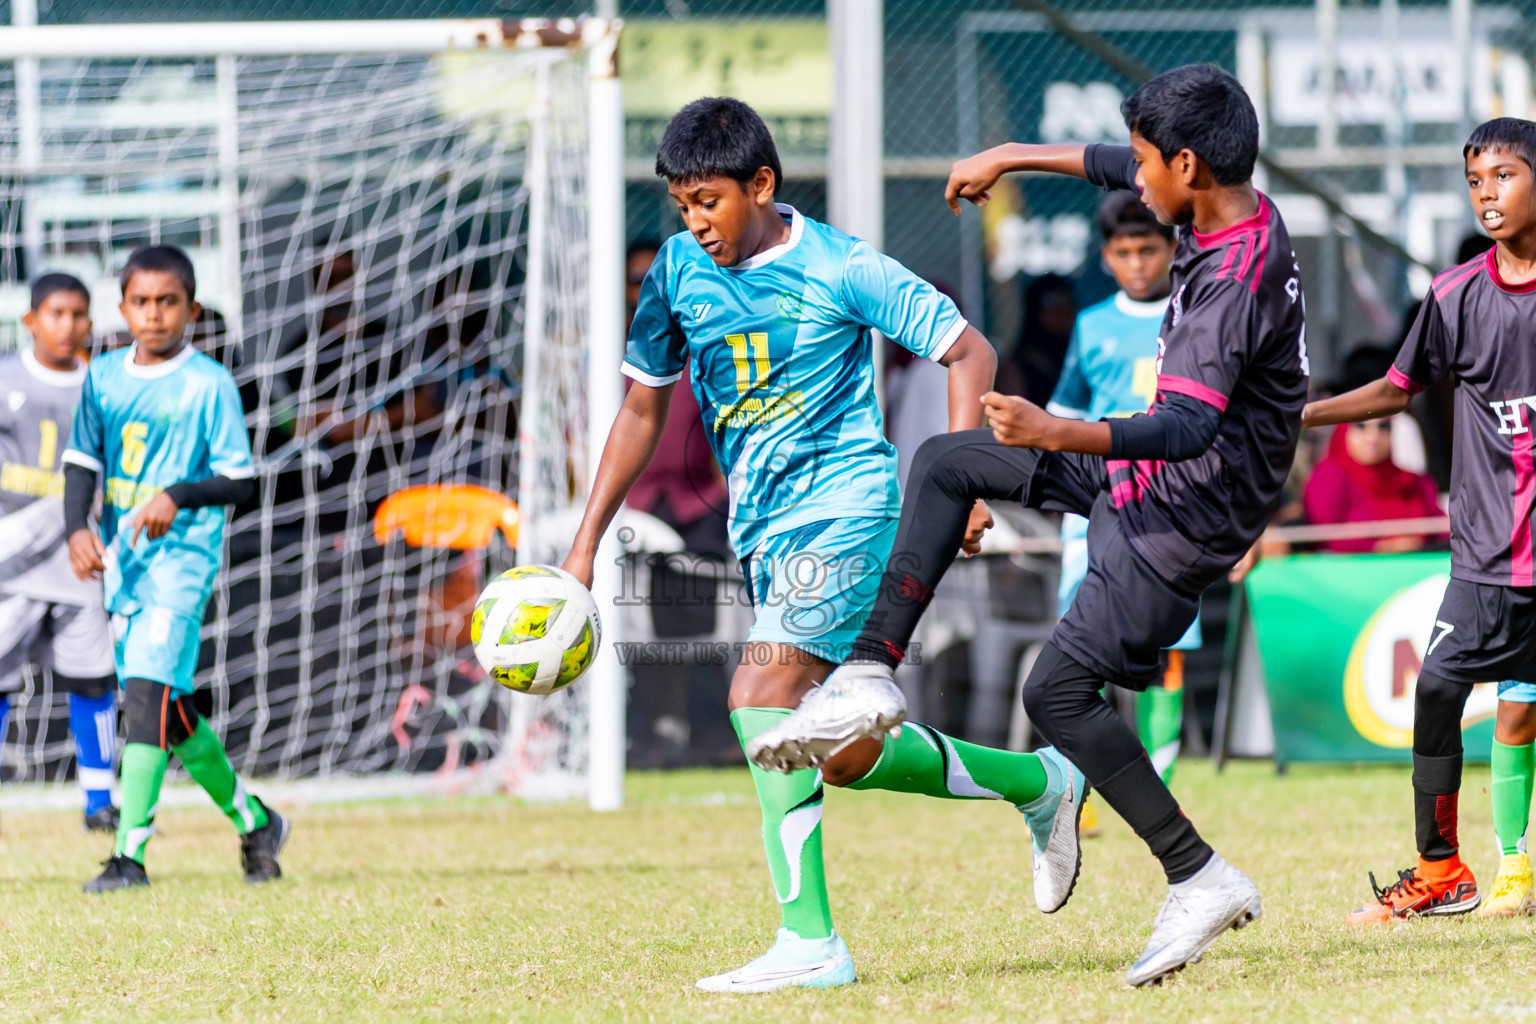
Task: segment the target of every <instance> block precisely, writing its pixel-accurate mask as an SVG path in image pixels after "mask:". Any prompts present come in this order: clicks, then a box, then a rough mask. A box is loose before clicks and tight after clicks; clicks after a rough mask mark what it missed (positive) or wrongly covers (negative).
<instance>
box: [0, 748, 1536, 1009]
mask: <svg viewBox="0 0 1536 1024" xmlns="http://www.w3.org/2000/svg"><path fill="white" fill-rule="evenodd" d="M1487 783H1488V776H1487V772H1486V770H1485V769H1474V770H1472V771H1471V772H1469V777H1468V780H1467V784H1466V787H1465V788H1464V790H1463V797H1464V802H1463V808H1462V811H1463V815H1462V835H1463V837H1464V839H1465V841H1466V845H1467V852H1468V857H1469V860H1470V862H1471V863H1472V866H1473V868H1474V870H1476V871H1477V872H1478V875H1479V877H1480V878H1481V879H1482V880H1483V881H1484V882H1485V883H1486V882H1490V881H1491V880H1492V876H1493V870H1494V867H1495V864H1496V861H1497V850H1496V848H1495V847H1494V845H1493V840H1492V830H1491V825H1490V821H1489V813H1488V807H1487V795H1486V794H1487ZM257 788H258V790H259V786H258V787H257ZM1175 791H1176V792H1177V794H1178V795H1179V797H1180V798H1181V799H1182V800H1183V801H1184V803H1185V806H1186V807H1187V808H1188V810H1189V813H1190V815H1191V817H1192V818H1194V820H1195V821H1196V822H1197V823H1198V824H1199V825H1200V826H1201V827H1202V830H1203V831H1204V833H1205V835H1206V836H1207V837H1208V838H1210V839H1211V840H1212V842H1213V843H1214V844H1215V845H1216V846H1217V847H1218V848H1219V849H1221V850H1222V851H1223V852H1224V853H1225V854H1226V855H1227V856H1228V857H1229V859H1231V860H1233V861H1234V862H1235V863H1237V864H1238V865H1240V866H1242V867H1243V868H1244V869H1246V870H1247V871H1248V872H1249V873H1250V874H1251V875H1252V876H1253V877H1254V879H1255V880H1256V881H1257V882H1258V884H1259V887H1260V889H1261V890H1262V891H1263V893H1264V900H1265V902H1264V909H1265V916H1264V919H1263V920H1262V921H1260V922H1258V923H1257V924H1256V925H1254V926H1252V927H1250V928H1248V929H1247V930H1245V931H1243V932H1240V933H1232V934H1231V935H1229V936H1228V937H1226V938H1224V939H1223V940H1221V941H1220V942H1219V943H1218V944H1217V945H1216V946H1215V947H1214V948H1213V949H1212V950H1211V952H1210V953H1208V954H1207V956H1206V958H1205V960H1204V961H1203V962H1202V963H1200V964H1198V965H1196V966H1195V967H1193V968H1191V969H1189V970H1188V971H1186V972H1184V974H1182V975H1181V976H1179V977H1178V978H1176V979H1175V980H1173V981H1172V982H1170V983H1168V984H1166V985H1164V986H1163V987H1161V988H1160V989H1154V990H1146V991H1135V990H1131V989H1128V988H1126V987H1125V986H1124V984H1123V983H1122V981H1121V975H1122V973H1123V972H1124V970H1125V968H1126V967H1127V966H1129V964H1130V963H1131V961H1132V960H1134V959H1135V957H1136V954H1137V953H1138V952H1139V951H1140V949H1141V944H1142V942H1143V941H1144V939H1145V937H1146V934H1147V931H1148V929H1149V927H1150V924H1151V921H1152V917H1153V915H1154V913H1155V912H1156V910H1157V906H1158V903H1159V901H1160V900H1161V898H1162V895H1163V892H1164V886H1163V883H1162V879H1161V876H1160V873H1159V871H1158V870H1157V867H1156V865H1155V864H1154V862H1153V861H1152V859H1151V858H1150V856H1148V855H1147V854H1146V852H1145V850H1144V848H1143V847H1141V845H1140V844H1139V843H1138V842H1137V841H1136V839H1135V837H1134V836H1132V835H1131V834H1130V832H1129V831H1128V830H1127V829H1126V828H1125V827H1124V825H1122V824H1121V823H1120V822H1119V820H1118V819H1115V818H1114V817H1113V815H1112V814H1110V813H1104V814H1102V818H1103V821H1104V825H1105V828H1104V834H1103V835H1102V836H1101V837H1099V838H1097V839H1093V840H1089V841H1087V843H1086V851H1085V856H1084V866H1083V877H1082V880H1081V881H1080V882H1079V884H1078V889H1077V893H1076V895H1075V896H1074V897H1073V900H1072V902H1071V903H1070V904H1069V905H1068V906H1067V907H1066V908H1065V909H1064V910H1063V911H1061V912H1060V913H1058V914H1056V915H1054V916H1051V917H1047V916H1045V915H1042V914H1040V913H1038V912H1037V911H1035V910H1034V908H1033V903H1032V900H1031V897H1030V867H1029V844H1028V839H1027V835H1026V833H1025V831H1024V828H1023V825H1022V822H1021V821H1020V819H1019V818H1018V815H1017V814H1016V813H1015V812H1014V811H1013V810H1012V809H1011V808H1008V807H1003V806H997V805H994V804H988V803H979V802H958V801H956V802H940V801H935V800H924V799H921V798H917V797H901V796H896V795H887V794H868V793H848V792H830V793H829V796H828V800H827V808H826V818H825V829H826V839H827V849H828V857H829V860H830V872H831V877H832V883H833V889H832V899H833V908H834V911H835V913H836V914H837V915H838V918H839V921H840V924H839V928H840V930H841V931H842V932H843V934H844V935H845V936H846V937H847V939H848V941H849V944H850V946H852V948H853V951H854V957H855V961H856V963H857V964H858V968H859V975H860V979H861V980H860V983H859V984H858V985H855V986H850V987H848V988H846V989H842V990H838V991H833V992H819V993H817V992H804V991H794V992H785V993H776V994H773V995H768V996H752V997H724V996H705V995H703V994H701V993H697V992H695V991H694V990H693V988H692V983H693V980H694V979H695V978H696V977H697V976H699V975H702V974H706V973H712V972H715V971H718V970H723V969H727V968H729V967H733V966H736V965H737V964H739V963H741V962H743V961H745V960H747V959H749V958H750V957H752V956H755V955H757V954H758V953H759V952H761V951H762V949H763V948H764V947H765V945H766V943H767V942H768V941H769V939H770V938H771V934H772V928H773V927H774V925H775V924H776V922H777V914H776V912H775V908H774V906H773V903H772V896H771V893H770V889H769V886H768V883H767V881H766V874H765V870H764V868H763V866H762V853H761V850H760V848H759V847H758V841H759V840H758V824H757V810H756V805H755V803H754V802H753V801H752V800H751V784H750V781H749V779H748V777H747V774H746V772H745V770H738V771H719V772H686V773H670V774H641V775H635V776H631V781H630V803H629V806H628V807H627V808H626V809H625V810H624V811H622V812H621V813H617V814H611V815H603V816H598V815H594V814H591V813H590V812H588V811H587V810H586V809H585V808H582V807H577V806H565V805H555V806H540V805H520V804H515V803H512V802H510V801H507V800H503V799H491V798H473V799H461V800H440V801H422V800H415V801H380V802H377V803H362V804H347V805H315V806H298V807H293V808H291V809H290V813H291V814H292V816H293V819H294V822H295V831H294V836H293V840H292V842H291V843H290V845H289V848H288V852H287V854H286V856H285V857H284V867H285V869H286V871H287V877H286V878H285V879H284V880H283V881H281V882H279V883H277V884H275V885H272V886H269V887H266V888H259V889H253V888H247V887H246V886H245V885H243V884H242V882H241V881H240V874H239V866H238V855H237V847H236V841H235V838H234V836H233V833H232V831H231V830H230V828H229V826H228V824H227V823H226V822H225V821H224V819H223V818H222V817H220V816H218V815H217V814H216V813H214V812H213V811H211V810H207V811H204V810H175V809H172V810H167V811H165V812H163V813H162V815H161V820H160V828H161V834H160V836H159V837H158V838H157V839H156V840H155V841H154V843H153V844H152V846H151V850H150V853H151V857H150V864H149V866H150V873H151V878H152V879H153V880H154V886H153V888H152V889H150V890H148V891H139V892H133V893H126V894H118V895H116V896H113V897H94V898H92V897H87V896H85V895H83V894H82V893H80V891H79V885H80V883H81V882H82V881H84V880H85V879H86V878H88V877H90V876H91V875H92V874H93V873H94V872H95V870H96V862H97V861H98V860H99V859H101V857H102V856H104V843H103V841H102V839H101V838H99V837H90V838H87V837H85V836H84V835H82V834H81V832H80V831H79V818H78V816H77V815H75V814H68V813H64V812H57V813H55V812H9V813H7V814H6V815H5V817H4V819H3V821H0V922H3V927H0V963H3V964H4V965H5V966H4V969H3V970H0V1020H3V1021H5V1022H7V1024H12V1022H19V1021H52V1020H68V1021H146V1022H148V1021H153V1022H156V1024H168V1022H180V1021H207V1020H229V1021H284V1022H300V1021H367V1022H370V1024H377V1022H384V1021H487V1022H489V1021H509V1020H552V1021H553V1020H572V1021H751V1022H761V1021H775V1020H783V1021H808V1022H815V1021H825V1022H829V1024H832V1022H836V1024H852V1022H864V1021H869V1022H875V1021H879V1022H882V1024H884V1022H891V1021H906V1020H911V1021H1095V1022H1103V1021H1156V1022H1165V1021H1171V1022H1177V1024H1195V1022H1200V1021H1254V1020H1260V1019H1262V1020H1264V1021H1266V1022H1275V1021H1293V1020H1294V1021H1370V1022H1374V1021H1401V1020H1413V1021H1434V1022H1439V1021H1461V1020H1487V1021H1497V1022H1501V1024H1503V1022H1509V1021H1522V1020H1529V1019H1531V1018H1533V1017H1536V986H1533V984H1532V975H1531V970H1530V969H1531V966H1532V964H1533V963H1536V946H1533V944H1532V940H1533V938H1536V921H1533V920H1531V919H1521V920H1515V921H1496V922H1484V921H1481V920H1477V919H1471V920H1468V919H1460V920H1442V921H1427V922H1418V923H1414V924H1410V925H1403V926H1398V927H1393V928H1388V929H1379V930H1375V931H1372V932H1369V933H1361V932H1350V931H1346V930H1345V929H1344V928H1343V926H1342V925H1341V923H1340V917H1341V915H1342V914H1343V912H1344V911H1345V910H1347V909H1349V908H1350V907H1351V906H1354V905H1355V904H1357V903H1359V902H1361V900H1362V897H1363V896H1366V895H1368V889H1367V884H1366V878H1365V872H1366V869H1367V868H1373V869H1375V870H1376V872H1377V876H1378V878H1380V877H1382V876H1383V875H1384V874H1385V875H1387V876H1389V877H1395V875H1393V874H1392V869H1394V868H1396V867H1400V866H1404V865H1406V864H1407V863H1408V859H1409V855H1410V854H1411V851H1412V833H1411V814H1410V806H1409V798H1408V784H1407V772H1406V771H1405V770H1398V769H1375V770H1343V769H1339V770H1333V769H1326V770H1325V769H1297V770H1295V771H1294V772H1293V773H1292V774H1291V775H1290V776H1288V777H1276V776H1275V775H1274V774H1273V772H1272V770H1271V769H1270V768H1269V767H1268V766H1267V765H1237V766H1234V767H1232V768H1231V769H1229V770H1228V771H1227V772H1226V773H1225V774H1224V775H1221V776H1217V775H1215V774H1214V773H1213V772H1212V771H1211V770H1210V769H1209V768H1208V767H1207V766H1205V765H1203V764H1192V765H1185V766H1184V767H1183V768H1181V774H1180V776H1179V778H1178V780H1177V782H1176V785H1175ZM1101 810H1102V805H1101Z"/></svg>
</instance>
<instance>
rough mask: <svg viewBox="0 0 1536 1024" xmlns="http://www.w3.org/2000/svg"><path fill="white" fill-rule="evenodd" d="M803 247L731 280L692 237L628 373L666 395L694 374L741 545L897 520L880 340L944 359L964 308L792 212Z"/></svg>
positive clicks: (629, 359)
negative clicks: (857, 522) (853, 522)
mask: <svg viewBox="0 0 1536 1024" xmlns="http://www.w3.org/2000/svg"><path fill="white" fill-rule="evenodd" d="M778 209H779V212H780V213H781V214H782V215H783V216H784V217H785V218H786V219H787V220H788V221H789V222H790V236H789V239H788V241H786V242H784V243H782V244H780V245H778V246H775V247H773V248H771V249H768V250H765V251H764V252H761V253H759V254H757V255H756V256H753V257H751V258H750V259H747V260H745V261H743V262H742V263H740V264H738V265H736V266H734V267H726V268H722V267H719V266H716V265H715V263H714V262H713V261H712V260H710V258H709V256H708V255H707V254H706V253H705V252H704V250H703V249H701V248H700V247H699V245H698V243H697V242H696V241H695V240H694V239H693V237H692V236H691V235H689V234H688V233H687V232H683V233H680V234H677V235H674V236H673V237H672V238H670V239H668V240H667V242H666V243H665V244H664V245H663V246H662V248H661V252H660V254H658V256H657V257H656V261H655V263H654V264H653V265H652V267H651V271H650V273H649V274H648V275H646V279H645V283H644V286H643V287H642V289H641V293H640V302H639V305H638V308H637V309H636V312H635V319H634V324H633V325H632V326H631V328H630V334H629V344H628V347H627V350H626V353H625V358H624V367H623V370H624V373H625V374H626V375H628V376H629V377H631V378H633V379H634V380H636V381H638V382H640V383H642V384H648V385H651V386H659V385H663V384H669V383H672V382H673V381H676V380H678V379H679V378H680V377H681V376H682V373H683V367H684V365H685V364H689V361H690V360H691V364H689V365H691V366H692V367H693V370H692V378H693V379H692V381H691V382H690V383H691V384H692V387H693V390H694V394H695V395H696V396H697V397H698V400H699V407H700V409H701V410H702V411H703V422H702V423H701V425H700V429H701V430H703V432H704V435H705V437H706V438H708V440H709V444H710V447H711V449H712V450H713V452H714V454H715V458H716V459H717V460H718V461H719V463H720V466H721V469H722V470H723V471H724V473H725V476H726V480H727V483H728V485H729V491H730V498H729V502H730V507H729V509H728V510H727V511H728V516H729V523H730V533H731V544H732V547H734V548H735V550H736V552H737V554H738V556H740V557H742V558H746V557H747V556H749V555H750V554H752V553H753V552H755V551H757V550H759V549H760V548H761V547H762V546H763V542H764V540H765V539H766V538H767V537H769V536H773V535H777V534H779V533H783V532H784V531H788V530H795V529H798V528H800V527H803V526H806V525H807V524H810V523H814V522H820V521H823V520H828V519H842V518H848V517H858V518H896V517H898V516H899V515H900V513H901V498H900V494H899V492H898V489H897V484H896V450H895V448H893V447H892V446H891V444H890V442H888V441H887V440H886V439H885V435H884V430H883V428H882V424H881V418H880V411H879V408H878V407H877V406H876V404H875V389H874V363H873V358H872V351H871V342H870V331H871V329H875V330H879V331H881V332H882V333H884V334H885V335H886V336H887V337H890V338H892V339H893V340H895V341H897V342H898V343H900V344H902V345H904V346H906V347H907V348H909V349H911V350H912V351H913V352H914V353H916V354H918V355H920V356H926V357H927V358H930V359H934V360H938V359H940V358H942V357H943V355H944V353H945V352H947V351H948V350H949V348H950V346H952V345H953V344H954V343H955V341H956V340H957V339H958V338H959V337H960V334H961V332H962V331H964V329H965V320H964V319H963V318H962V317H961V316H960V311H959V310H958V309H956V308H955V305H954V303H952V302H951V301H950V300H949V299H947V298H945V297H944V296H943V295H941V294H940V293H939V292H938V291H937V290H936V289H935V288H934V287H933V286H932V285H930V284H928V283H927V282H926V281H923V280H922V279H921V278H919V277H917V276H916V275H915V274H913V273H912V272H911V271H909V270H907V269H906V268H905V267H903V266H902V265H901V264H899V263H897V262H896V261H894V260H892V259H890V258H889V257H886V256H883V255H881V254H880V253H878V252H876V251H875V250H874V248H873V247H872V246H870V245H869V244H868V243H866V242H861V241H858V240H857V239H854V238H851V237H849V236H848V235H845V234H843V233H842V232H841V231H838V230H836V229H834V228H831V227H828V226H827V225H825V224H821V223H818V222H817V221H814V220H812V219H810V218H809V217H806V216H804V215H802V214H800V213H799V212H797V211H796V210H794V209H792V208H791V207H788V206H783V205H781V206H779V208H778Z"/></svg>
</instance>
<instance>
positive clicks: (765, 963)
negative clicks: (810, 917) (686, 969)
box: [694, 928, 859, 993]
mask: <svg viewBox="0 0 1536 1024" xmlns="http://www.w3.org/2000/svg"><path fill="white" fill-rule="evenodd" d="M858 980H859V979H858V977H857V976H856V975H855V974H854V972H853V955H852V954H851V953H849V952H848V944H847V943H846V942H844V941H843V940H842V937H841V936H840V935H838V934H837V933H836V932H833V933H832V934H831V935H829V936H828V937H827V938H825V939H802V938H801V937H800V936H798V935H796V934H795V933H794V932H792V931H790V930H789V929H787V928H780V929H779V937H778V940H777V941H775V942H774V944H773V946H772V947H770V948H769V950H768V952H766V953H764V954H763V955H762V956H760V957H758V958H757V959H756V960H753V961H752V962H751V963H749V964H747V965H746V966H745V967H738V968H736V969H735V970H734V971H729V972H727V973H725V974H713V975H710V976H709V977H708V978H700V979H699V980H698V981H697V982H695V983H694V984H695V985H696V986H697V987H698V988H701V989H703V990H704V991H705V992H740V993H750V992H773V991H775V990H777V989H781V988H790V987H792V986H798V987H800V988H836V987H837V986H839V985H848V984H851V983H853V982H855V981H858Z"/></svg>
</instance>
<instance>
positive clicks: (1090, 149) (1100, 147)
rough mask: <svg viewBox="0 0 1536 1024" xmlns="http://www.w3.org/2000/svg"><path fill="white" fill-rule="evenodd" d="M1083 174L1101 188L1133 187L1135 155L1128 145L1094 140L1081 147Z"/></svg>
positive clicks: (1134, 185)
mask: <svg viewBox="0 0 1536 1024" xmlns="http://www.w3.org/2000/svg"><path fill="white" fill-rule="evenodd" d="M1083 174H1084V176H1085V177H1087V179H1088V180H1089V181H1090V182H1092V183H1093V184H1095V185H1097V186H1099V187H1100V188H1103V189H1110V190H1111V191H1112V190H1114V189H1120V188H1135V187H1136V157H1135V155H1134V154H1133V153H1132V152H1131V147H1130V146H1111V145H1108V144H1106V143H1102V142H1095V143H1093V144H1091V145H1088V146H1084V147H1083Z"/></svg>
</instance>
